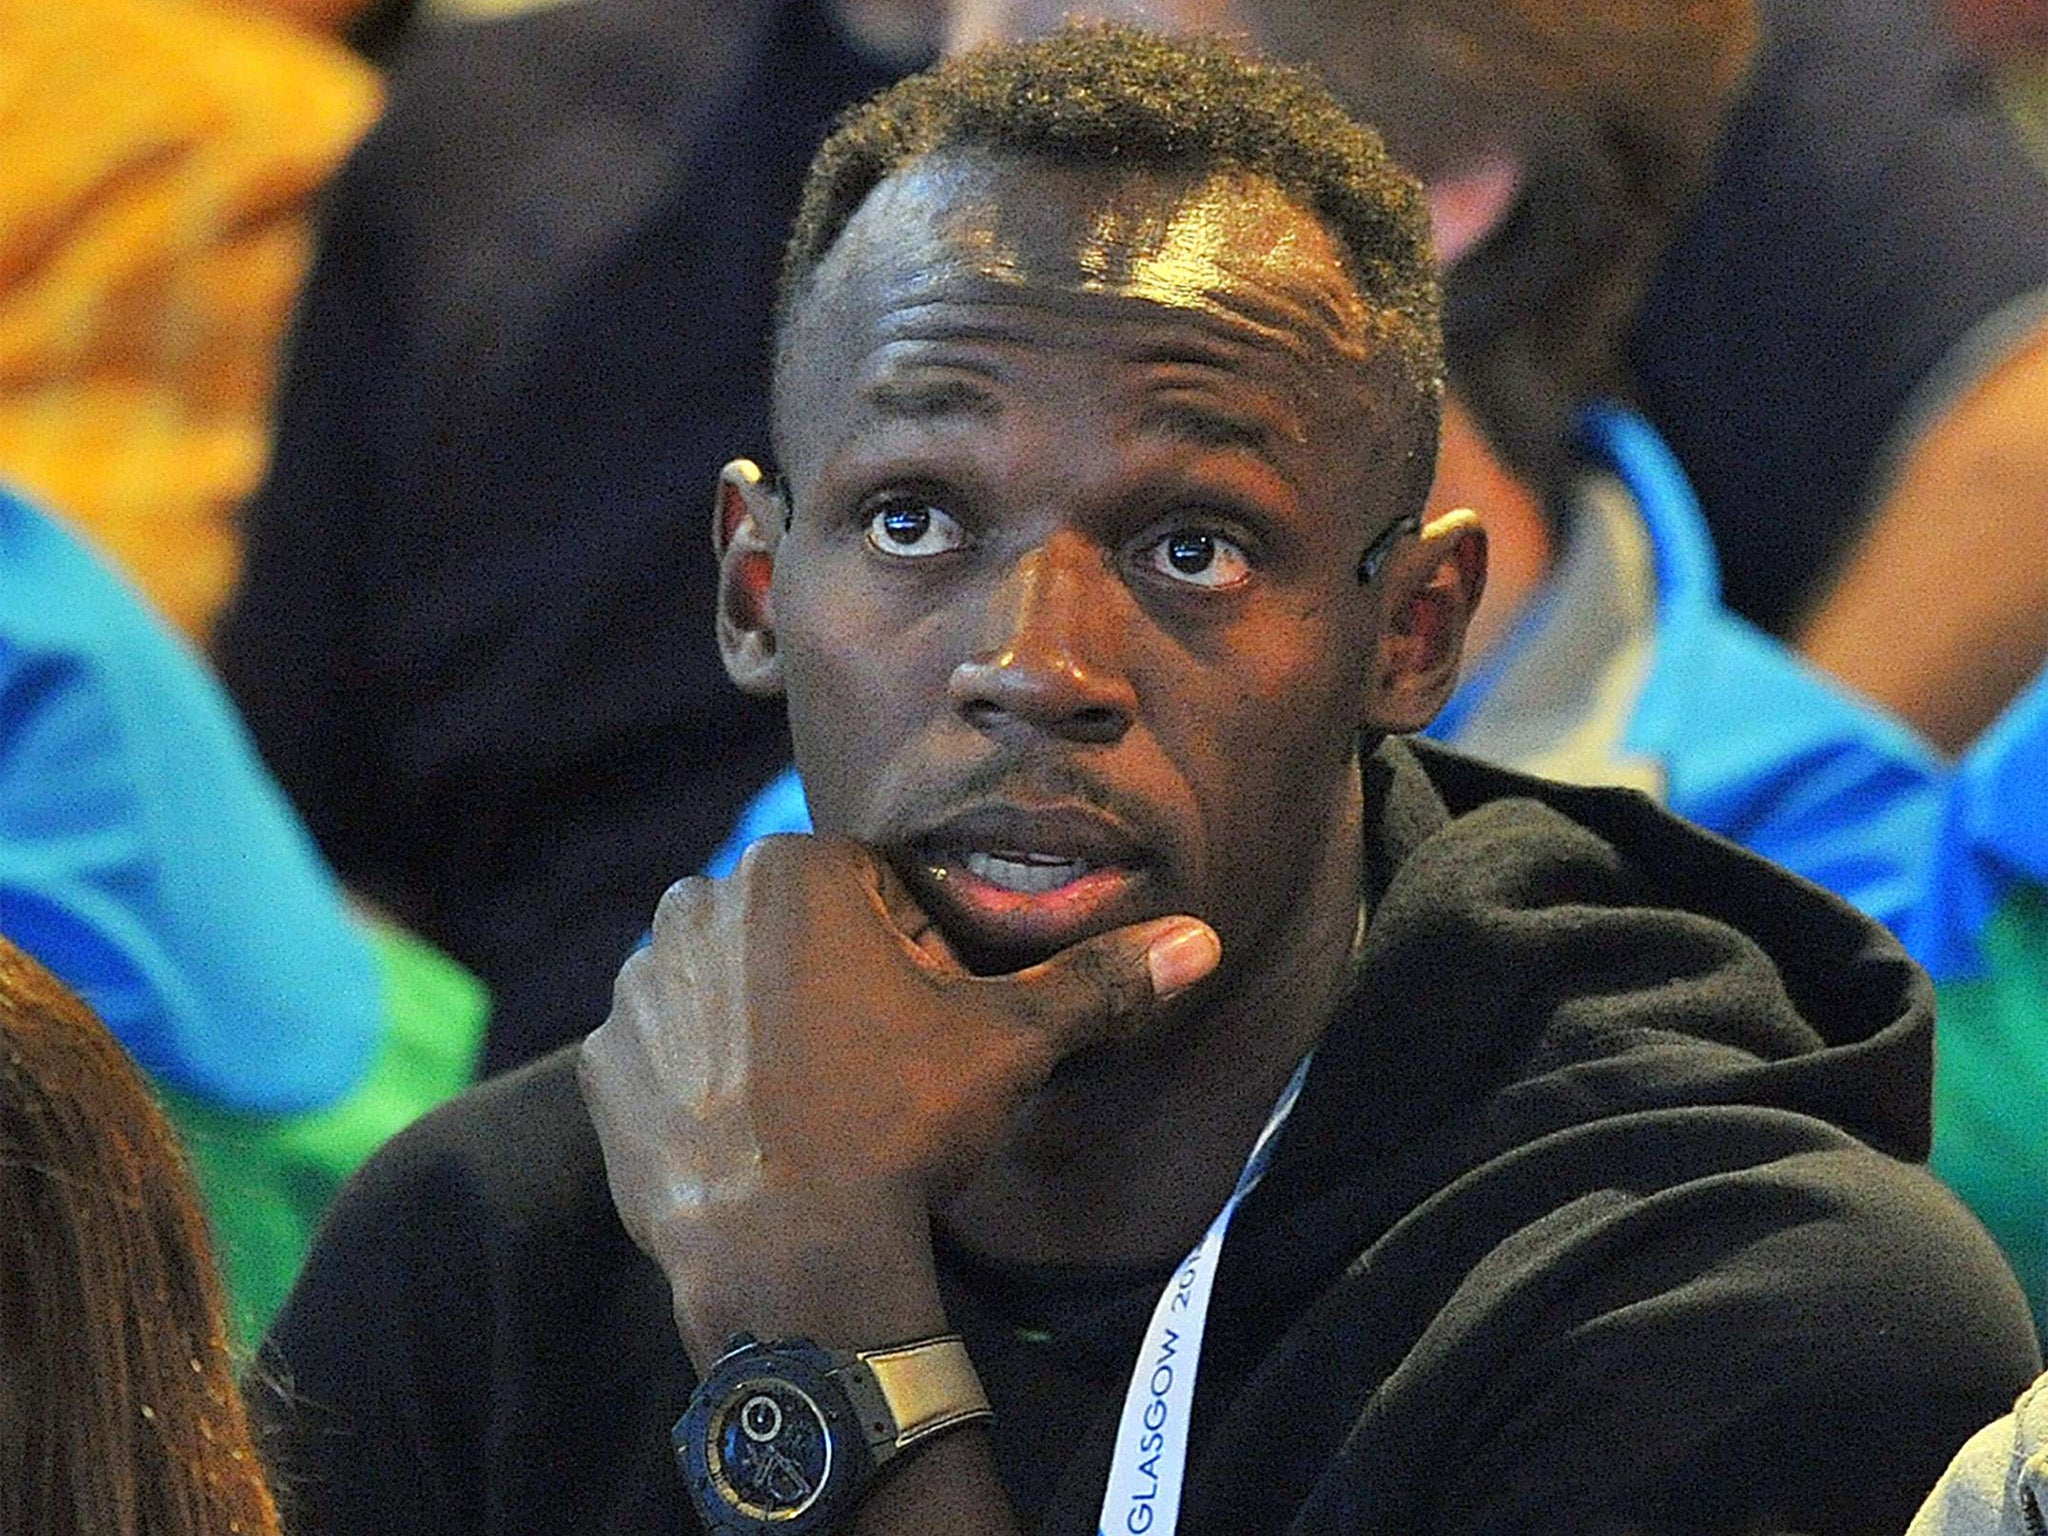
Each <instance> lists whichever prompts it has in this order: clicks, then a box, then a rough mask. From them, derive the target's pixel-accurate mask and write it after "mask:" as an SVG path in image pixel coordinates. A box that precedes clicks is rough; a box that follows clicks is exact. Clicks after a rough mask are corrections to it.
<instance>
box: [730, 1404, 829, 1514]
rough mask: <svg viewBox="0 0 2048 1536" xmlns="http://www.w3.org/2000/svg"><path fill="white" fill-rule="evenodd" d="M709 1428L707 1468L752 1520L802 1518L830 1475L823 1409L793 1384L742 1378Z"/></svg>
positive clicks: (733, 1502)
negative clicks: (744, 1379)
mask: <svg viewBox="0 0 2048 1536" xmlns="http://www.w3.org/2000/svg"><path fill="white" fill-rule="evenodd" d="M706 1427H707V1430H708V1434H707V1435H706V1440H707V1442H708V1443H707V1445H706V1447H705V1451H706V1455H705V1462H706V1470H707V1471H708V1472H709V1473H710V1474H711V1478H712V1480H713V1481H714V1482H715V1483H717V1484H718V1489H719V1492H720V1493H721V1494H723V1495H724V1497H725V1499H726V1502H727V1503H729V1504H731V1505H732V1506H733V1508H734V1509H736V1510H737V1511H739V1512H740V1513H741V1514H743V1515H745V1516H746V1517H747V1518H749V1519H752V1520H794V1519H796V1518H797V1517H798V1516H799V1515H801V1514H803V1512H804V1511H805V1510H807V1509H809V1508H810V1507H811V1506H812V1505H813V1504H814V1503H816V1502H817V1499H818V1495H819V1494H820V1493H821V1492H823V1491H824V1488H825V1485H826V1482H827V1481H828V1479H829V1478H830V1477H831V1473H832V1436H831V1433H830V1431H829V1430H828V1428H827V1425H826V1420H825V1413H824V1410H823V1409H821V1408H820V1407H819V1406H818V1405H817V1403H816V1402H815V1401H813V1400H812V1398H811V1396H810V1394H809V1393H807V1392H805V1391H804V1390H803V1389H802V1388H801V1387H798V1386H797V1385H795V1384H794V1383H793V1382H789V1381H784V1380H775V1379H772V1378H771V1379H766V1380H759V1381H742V1382H740V1383H739V1384H738V1385H737V1386H736V1387H735V1388H734V1389H733V1390H732V1391H731V1392H730V1393H729V1394H728V1395H727V1396H726V1398H725V1400H724V1401H723V1402H722V1403H720V1404H719V1406H718V1408H717V1409H716V1410H715V1411H714V1412H713V1413H712V1416H711V1422H710V1424H709V1425H708V1426H706Z"/></svg>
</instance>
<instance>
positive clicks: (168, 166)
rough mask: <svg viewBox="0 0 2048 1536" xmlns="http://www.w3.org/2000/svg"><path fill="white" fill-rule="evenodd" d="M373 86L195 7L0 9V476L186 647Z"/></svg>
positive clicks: (223, 554)
mask: <svg viewBox="0 0 2048 1536" xmlns="http://www.w3.org/2000/svg"><path fill="white" fill-rule="evenodd" d="M378 101H379V87H378V83H377V78H376V76H375V75H374V73H373V72H372V71H371V70H370V68H369V66H367V65H366V64H364V63H362V62H361V61H360V60H359V59H357V58H356V57H355V56H354V55H353V54H351V53H349V52H348V51H347V50H345V49H344V48H343V47H342V46H341V45H340V44H339V43H335V42H330V41H329V40H327V39H325V38H323V37H319V36H316V35H314V34H313V33H311V32H309V31H307V30H306V29H305V28H304V26H303V25H300V24H294V23H291V22H287V21H284V20H280V19H278V18H275V17H273V16H268V15H262V14H257V13H255V12H253V11H248V10H245V9H242V8H238V7H231V6H225V5H210V4H205V3H202V0H62V3H61V4H53V3H51V0H0V163H4V164H5V165H6V167H7V171H6V174H5V175H4V176H0V478H4V479H6V480H7V481H9V482H10V483H13V484H15V485H17V486H20V487H23V488H25V489H27V490H29V491H31V492H33V493H34V494H35V495H37V496H38V497H39V498H41V499H42V500H43V501H45V502H46V503H47V504H48V505H50V506H51V507H53V508H54V509H56V510H58V511H60V512H61V513H63V514H64V515H65V516H66V517H68V518H69V519H71V520H72V521H73V522H74V523H75V524H76V525H77V526H78V527H80V528H81V529H82V530H83V531H84V532H85V533H86V534H87V535H88V536H89V537H90V538H92V539H93V540H94V541H95V542H96V543H97V544H98V545H99V546H100V547H101V548H103V549H104V550H106V551H107V552H108V553H109V554H110V555H112V556H113V557H114V558H115V559H116V560H117V561H119V562H120V563H121V565H122V566H123V567H124V568H126V569H127V570H128V572H129V573H130V574H131V575H132V576H133V577H134V578H135V579H136V580H137V581H138V583H139V584H140V585H141V586H142V588H143V590H144V591H145V593H146V594H147V595H148V596H149V597H150V598H151V599H152V600H153V601H154V602H155V603H156V604H157V605H158V606H159V607H160V608H162V609H163V610H164V611H165V612H166V613H167V614H169V615H170V617H171V618H172V619H173V620H174V621H175V622H176V623H177V624H178V625H179V626H180V627H181V628H182V629H184V630H186V631H187V632H188V633H190V634H193V635H203V633H204V632H205V629H206V627H207V625H208V623H209V622H210V620H211V617H212V615H213V613H214V611H215V610H216V609H217V608H218V607H219V605H220V603H221V602H222V601H223V600H224V599H225V597H226V595H227V593H228V590H229V588H230V587H231V585H232V584H233V581H234V579H235V574H236V568H237V550H238V544H237V540H236V535H235V531H234V527H233V517H234V512H235V509H236V507H237V506H238V505H239V504H240V502H241V500H242V499H243V497H244V496H246V495H247V494H248V493H249V491H250V490H251V489H252V488H253V487H254V486H255V484H256V481H257V478H258V476H259V475H260V473H261V471H262V468H263V463H264V457H265V453H266V451H267V438H268V430H269V421H268V418H269V406H270V394H271V387H272V381H273V378H274V374H275V370H276V362H277V356H278V351H279V347H280V344H281V341H282V338H283V335H284V331H285V325H286V321H287V319H288V316H289V313H290V310H291V306H292V303H293V301H294V299H295V297H296V295H297V293H298V289H299V285H300V283H301V281H302V280H303V278H304V275H305V271H306V267H307V263H308V261H309V260H310V255H311V248H312V231H311V225H310V214H311V208H312V203H313V199H314V197H315V196H316V194H317V193H318V192H319V190H320V189H321V187H322V186H324V185H325V183H326V181H327V179H328V177H329V176H330V175H331V174H332V173H333V171H334V170H335V168H336V167H337V166H338V165H339V164H340V162H341V160H342V158H343V157H344V156H345V155H346V154H347V153H348V151H349V150H350V148H351V147H352V146H353V145H354V144H355V142H356V140H357V139H358V138H359V137H360V136H361V134H362V133H363V131H364V130H365V129H366V128H367V127H368V126H369V124H370V122H371V120H372V119H373V118H374V116H375V114H376V111H377V105H378Z"/></svg>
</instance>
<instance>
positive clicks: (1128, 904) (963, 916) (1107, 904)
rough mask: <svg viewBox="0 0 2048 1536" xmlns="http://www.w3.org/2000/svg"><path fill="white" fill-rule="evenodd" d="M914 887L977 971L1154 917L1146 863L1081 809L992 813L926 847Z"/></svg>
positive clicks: (940, 834) (955, 824)
mask: <svg viewBox="0 0 2048 1536" xmlns="http://www.w3.org/2000/svg"><path fill="white" fill-rule="evenodd" d="M908 862H910V863H911V864H912V865H913V869H914V878H913V880H912V884H913V887H914V888H915V890H916V891H917V894H918V897H919V899H920V900H921V901H922V902H923V903H924V904H925V907H926V910H927V911H929V912H930V913H931V915H932V917H933V918H934V919H935V920H936V921H937V922H938V924H939V926H940V927H941V928H942V929H943V930H944V931H945V932H946V933H947V935H948V936H949V937H950V938H952V939H953V941H954V943H955V945H956V947H958V948H959V950H960V951H961V954H962V957H963V958H965V959H967V960H968V963H969V964H970V965H971V966H973V968H974V969H976V970H985V969H989V968H991V967H993V968H997V969H1005V970H1007V969H1014V968H1015V967H1016V966H1018V965H1021V964H1029V963H1032V962H1033V961H1035V960H1039V959H1043V958H1045V957H1046V956H1047V955H1050V954H1052V953H1053V952H1054V951H1055V950H1058V949H1063V948H1065V947H1066V946H1067V945H1069V944H1073V943H1076V942H1078V941H1079V940H1081V939H1084V938H1088V937H1090V936H1091V935H1093V934H1096V933H1101V932H1103V931H1105V930H1106V929H1109V928H1114V927H1116V926H1118V925H1119V924H1122V923H1127V922H1134V921H1136V920H1137V919H1139V918H1141V917H1144V916H1148V915H1150V914H1149V912H1148V911H1146V910H1145V904H1144V901H1143V899H1142V889H1143V887H1144V886H1145V884H1146V883H1147V880H1146V874H1145V865H1146V862H1147V861H1146V857H1145V855H1144V853H1143V852H1142V851H1141V849H1140V848H1139V847H1138V846H1137V844H1136V842H1135V840H1134V839H1132V838H1131V837H1130V836H1129V835H1128V834H1127V833H1126V832H1124V830H1123V829H1122V828H1121V827H1120V826H1118V825H1116V824H1113V823H1110V822H1108V821H1106V820H1105V819H1103V818H1102V817H1101V816H1100V815H1099V814H1096V813H1093V812H1088V811H1085V810H1077V809H1072V808H1066V807H1062V808H1057V809H1036V808H1033V809H1024V808H1018V807H1013V806H1006V807H984V808H981V809H978V810H976V811H974V812H971V813H968V814H964V815H961V816H958V817H955V818H954V819H952V820H950V821H948V822H947V823H946V824H944V825H943V826H941V827H939V828H937V829H935V830H934V831H932V832H930V833H928V834H926V835H925V836H924V837H922V838H920V839H919V840H918V842H917V846H916V854H915V857H914V859H912V860H910V861H908Z"/></svg>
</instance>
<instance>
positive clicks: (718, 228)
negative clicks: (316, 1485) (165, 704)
mask: <svg viewBox="0 0 2048 1536" xmlns="http://www.w3.org/2000/svg"><path fill="white" fill-rule="evenodd" d="M936 11H937V7H936V6H935V5H925V6H919V5H915V4H911V5H905V4H901V3H898V4H887V5H885V4H879V3H875V0H868V3H865V4H861V5H851V4H847V5H843V6H832V5H828V4H826V3H824V0H751V3H727V0H581V3H576V4H570V5H564V6H558V7H550V8H545V9H540V10H536V11H533V12H530V13H528V14H523V15H517V16H513V17H508V18H506V19H504V20H500V21H492V22H487V23H476V24H472V25H466V26H446V27H438V26H427V25H417V26H416V27H415V29H414V31H413V33H412V34H411V36H410V37H409V38H408V39H407V42H406V45H405V47H404V48H403V49H401V51H400V56H399V61H398V63H397V65H396V67H395V69H394V72H393V75H392V78H391V80H390V96H389V107H388V110H387V113H386V115H385V118H384V120H383V122H382V123H381V124H380V126H379V127H378V128H377V129H376V130H375V131H374V132H373V133H372V135H371V137H370V138H369V139H368V140H367V141H366V142H365V144H364V145H363V147H362V149H361V150H360V151H359V153H358V154H357V155H356V157H355V158H354V160H353V161H352V162H351V163H350V164H349V165H348V166H347V167H346V168H345V169H344V171H343V173H342V175H341V177H340V178H339V181H338V184H337V186H336V188H335V192H334V198H333V203H332V206H331V209H330V211H329V215H328V218H327V222H326V228H325V233H324V236H323V244H322V248H321V251H320V254H319V256H318V258H317V260H316V263H315V268H314V272H313V275H312V278H311V281H310V286H309V289H308V292H307V295H306V299H305V302H304V306H303V309H302V313H301V316H300V319H299V324H298V334H297V338H296V343H295V346H294V350H293V356H292V360H291V363H290V365H289V368H288V370H287V375H286V378H285V382H284V386H283V392H282V395H281V398H280V402H279V422H278V437H277V443H276V449H275V460H274V463H273V466H272V469H271V472H270V475H269V478H268V480H267V481H266V482H265V484H264V485H263V487H262V489H261V491H260V492H259V494H258V495H257V497H256V498H255V501H254V503H253V505H252V506H251V507H250V509H249V512H248V523H247V534H248V544H247V553H246V562H247V564H246V575H245V585H244V587H243V589H242V591H241V595H240V598H239V601H238V603H237V605H236V607H235V608H234V611H233V612H232V613H231V615H230V616H229V617H228V619H227V620H226V622H225V623H224V625H223V627H222V629H221V630H220V633H219V637H218V638H219V647H218V648H219V655H220V659H221V662H222V665H223V668H224V671H225V673H226V676H227V678H228V681H229V684H230V686H231V688H232V689H233V690H234V692H235V694H236V695H237V698H238V701H239V702H240V704H241V706H242V708H243V710H244V711H245V712H246V714H247V716H248V719H249V722H250V724H251V726H252V727H253V728H254V731H255V734H256V737H257V740H258V743H259V745H260V746H261V748H262V750H263V752H264V755H265V756H266V757H267V758H268V759H269V761H270V763H271V765H272V766H273V768H274V769H275V770H276V771H277V774H278V776H279V777H280V778H281V779H282V781H283V782H284V784H285V786H286V788H287V790H288V791H289V792H290V793H291V794H292V796H293V797H294V798H295V799H296V800H297V802H298V803H299V805H300V807H301V808H302V809H303V810H304V812H305V814H306V818H307V820H308V821H309V822H310V823H311V825H312V828H313V831H314V833H315V835H316V836H317V838H318V839H319V841H320V843H321V845H322V846H323V847H324V849H325V850H326V852H327V853H328V855H329V857H330V858H331V859H332V860H333V862H334V863H335V865H336V866H337V868H338V869H339V870H340V872H341V874H342V876H343V878H344V879H345V880H346V881H348V882H349V884H350V885H352V886H353V887H355V888H357V889H360V890H362V891H364V892H366V893H367V894H369V895H370V896H372V897H373V898H375V899H376V900H378V901H379V902H381V903H383V904H384V905H386V906H388V907H389V908H390V909H391V910H392V911H393V912H395V913H396V914H397V915H398V916H400V917H401V918H402V919H404V920H405V921H407V922H408V923H409V924H411V925H412V926H413V927H415V928H417V929H418V930H419V931H421V932H422V933H424V934H426V935H427V936H428V937H430V938H432V939H433V940H435V941H436V942H437V943H439V944H441V945H442V946H443V947H445V948H447V949H448V950H450V951H451V952H452V953H453V954H454V955H455V956H456V957H457V958H459V959H461V960H462V961H464V962H465V963H467V964H468V965H470V966H471V967H472V968H474V969H475V970H476V971H477V972H479V973H480V975H481V976H482V977H483V979H484V980H485V982H486V983H487V984H488V985H489V987H490V989H491V991H492V993H493V994H494V996H495V998H496V1001H497V1007H496V1012H495V1015H494V1018H493V1022H492V1033H491V1038H490V1042H489V1046H488V1049H487V1055H486V1063H485V1064H486V1068H487V1069H493V1068H498V1067H503V1066H506V1065H509V1064H511V1063H514V1062H517V1061H520V1060H522V1059H525V1058H526V1057H529V1056H532V1055H534V1054H537V1053H539V1052H540V1051H542V1050H545V1049H547V1048H548V1047H550V1046H553V1045H555V1044H558V1043H560V1042H561V1041H563V1040H566V1039H569V1038H572V1037H574V1036H576V1035H580V1034H582V1033H584V1032H585V1031H587V1030H588V1029H590V1028H592V1027H594V1026H595V1025H596V1024H597V1022H598V1021H599V1020H601V1019H602V1018H603V1016H604V1011H605V1006H606V1000H607V998H608V997H609V994H610V987H611V979H612V976H613V974H614V972H616V970H617V969H618V963H619V958H620V956H621V954H622V953H623V952H624V951H625V949H626V948H627V947H629V946H630V945H631V943H632V942H633V940H634V938H635V937H636V936H637V935H638V933H639V932H640V929H641V927H642V926H643V925H644V923H645V920H646V914H647V912H648V911H650V910H651V909H652V904H653V902H654V899H655V898H656V897H657V896H658V895H659V894H660V892H661V891H662V889H663V888H664V887H665V886H666V885H667V884H668V883H669V882H670V881H671V880H673V879H674V878H676V876H677V875H678V874H681V873H683V872H686V871H689V870H692V869H695V868H696V867H697V866H698V865H699V864H701V863H702V861H703V859H704V856H705V855H706V854H707V853H709V852H710V851H711V849H712V848H713V847H714V846H715V845H716V843H717V841H718V839H719V838H720V837H721V836H722V834H723V833H724V831H725V829H726V827H727V826H728V825H729V824H730V823H731V821H732V818H733V816H734V814H735V813H736V812H737V811H738V809H739V807H740V806H741V805H742V804H743V803H744V802H745V800H746V798H747V796H748V794H749V793H751V792H752V790H753V789H755V788H756V787H757V786H758V785H759V784H760V783H761V782H762V781H763V780H764V779H766V778H767V777H768V776H769V774H771V773H772V772H773V771H774V769H775V768H776V766H777V765H779V764H780V763H781V762H782V761H783V760H784V759H785V758H786V756H787V754H788V744H787V741H786V739H785V734H784V728H783V724H782V721H781V717H780V712H779V711H778V710H775V709H773V708H771V707H767V706H764V705H762V704H760V703H758V702H757V701H753V700H749V699H745V698H743V697H742V696H740V695H739V694H738V693H737V692H735V691H734V690H733V689H732V688H731V687H729V686H728V685H727V683H726V682H725V679H724V675H723V673H722V672H721V671H720V668H719V664H718V659H717V656H716V655H715V653H714V651H713V649H712V647H711V644H710V639H709V637H710V634H711V626H710V623H709V615H710V609H711V604H712V598H713V578H714V574H715V573H714V570H713V565H712V561H711V558H710V551H709V549H708V548H707V547H706V546H705V542H704V538H703V534H702V516H701V501H702V489H701V488H702V487H703V486H705V485H708V484H710V483H711V481H712V477H713V476H714V475H715V473H716V471H717V468H718V466H719V464H720V463H722V462H723V461H724V459H725V458H727V457H729V456H730V455H731V453H732V451H733V448H734V445H735V444H741V445H744V444H747V443H754V444H757V445H759V446H760V447H762V448H763V449H765V446H766V425H767V410H766V367H767V336H768V327H769V310H770V303H771V284H772V280H773V276H774V273H775V270H776V266H777V261H778V257H779V254H780V248H781V241H782V236H783V233H784V231H785V230H786V229H787V227H788V225H789V222H790V219H791V217H792V215H793V213H794V210H795V204H796V193H797V187H798V183H799V179H800V177H801V175H802V172H803V168H804V165H805V164H806V162H807V160H808V158H809V156H810V153H811V151H812V150H813V149H814V148H815V147H816V145H817V143H818V142H819V140H820V139H822V138H823V136H824V132H825V129H826V127H827V125H828V124H829V122H830V121H831V119H832V118H833V116H834V115H835V114H836V113H837V112H838V110H839V109H840V108H841V107H842V106H843V105H845V104H846V103H848V102H851V101H853V100H856V99H858V98H861V97H864V96H866V95H868V94H869V93H870V92H872V91H873V90H875V89H876V88H878V87H879V86H881V85H882V84H884V83H885V82H886V81H887V80H888V79H890V78H892V77H893V75H894V74H895V73H897V72H898V70H899V69H900V68H901V67H903V66H904V65H905V64H907V63H908V62H910V60H909V59H908V58H907V57H898V58H894V59H891V58H888V57H886V56H884V54H885V50H884V49H883V48H878V47H877V43H878V42H879V43H883V44H886V45H887V46H888V47H890V48H900V49H903V50H905V51H906V53H907V52H913V51H916V50H917V49H918V48H920V47H921V46H922V45H923V44H924V42H925V41H926V37H925V36H924V32H935V25H936ZM926 13H930V14H931V18H932V23H933V25H932V26H931V27H928V28H925V29H923V30H922V31H921V30H920V28H919V26H918V25H917V23H918V22H919V20H920V18H921V17H922V16H924V15H925V14H926ZM856 29H858V30H857V31H856Z"/></svg>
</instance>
